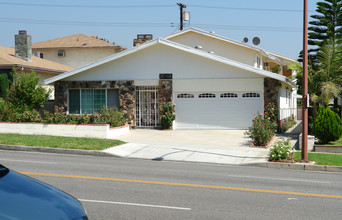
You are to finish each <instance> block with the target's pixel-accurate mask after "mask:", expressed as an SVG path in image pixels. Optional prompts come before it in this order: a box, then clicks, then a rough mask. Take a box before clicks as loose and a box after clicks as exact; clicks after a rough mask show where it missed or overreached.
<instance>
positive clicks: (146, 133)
mask: <svg viewBox="0 0 342 220" xmlns="http://www.w3.org/2000/svg"><path fill="white" fill-rule="evenodd" d="M244 132H245V131H244V130H153V129H133V130H131V132H130V134H129V135H124V136H120V137H118V138H117V139H119V140H122V141H125V142H127V144H123V145H121V146H117V147H113V148H109V149H106V150H104V151H105V152H107V153H110V154H114V155H116V156H120V157H127V158H142V159H151V160H174V161H188V162H204V163H218V164H235V165H247V164H258V165H263V164H266V162H267V156H268V152H269V149H262V148H252V147H250V146H249V145H250V143H251V139H250V138H248V136H246V135H244Z"/></svg>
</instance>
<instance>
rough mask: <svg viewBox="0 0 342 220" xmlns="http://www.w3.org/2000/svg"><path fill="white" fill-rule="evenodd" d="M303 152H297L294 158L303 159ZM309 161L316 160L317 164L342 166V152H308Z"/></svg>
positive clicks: (296, 159)
mask: <svg viewBox="0 0 342 220" xmlns="http://www.w3.org/2000/svg"><path fill="white" fill-rule="evenodd" d="M301 155H302V153H301V152H295V155H294V160H295V161H300V160H301V159H302V156H301ZM308 159H309V161H316V164H317V165H329V166H342V154H327V153H308Z"/></svg>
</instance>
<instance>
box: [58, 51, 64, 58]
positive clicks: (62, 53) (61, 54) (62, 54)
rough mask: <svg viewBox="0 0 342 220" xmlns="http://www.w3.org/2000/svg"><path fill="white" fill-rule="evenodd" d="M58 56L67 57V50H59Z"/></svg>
mask: <svg viewBox="0 0 342 220" xmlns="http://www.w3.org/2000/svg"><path fill="white" fill-rule="evenodd" d="M57 56H58V57H65V52H64V51H58V53H57Z"/></svg>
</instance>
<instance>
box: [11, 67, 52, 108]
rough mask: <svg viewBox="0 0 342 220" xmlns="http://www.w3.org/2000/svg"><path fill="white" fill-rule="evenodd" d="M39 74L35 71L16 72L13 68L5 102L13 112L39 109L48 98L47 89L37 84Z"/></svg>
mask: <svg viewBox="0 0 342 220" xmlns="http://www.w3.org/2000/svg"><path fill="white" fill-rule="evenodd" d="M38 82H39V76H38V75H37V74H36V73H35V72H33V71H32V72H31V73H17V72H16V70H15V69H14V70H13V82H12V85H11V87H10V89H9V92H8V99H7V102H8V103H9V105H10V108H11V110H12V111H14V112H19V113H23V112H25V111H26V109H28V110H29V111H32V110H34V109H35V110H39V109H40V108H42V107H43V106H44V103H45V102H46V101H47V100H48V98H49V91H46V90H45V89H44V88H43V87H42V86H40V85H38Z"/></svg>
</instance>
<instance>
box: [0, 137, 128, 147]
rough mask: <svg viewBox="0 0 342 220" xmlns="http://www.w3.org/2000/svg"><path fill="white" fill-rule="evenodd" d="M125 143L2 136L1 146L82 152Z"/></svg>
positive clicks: (82, 139) (73, 138)
mask: <svg viewBox="0 0 342 220" xmlns="http://www.w3.org/2000/svg"><path fill="white" fill-rule="evenodd" d="M123 143H124V142H122V141H119V140H112V139H96V138H77V137H59V136H47V135H21V134H0V144H6V145H20V146H35V147H51V148H68V149H81V150H103V149H106V148H109V147H113V146H116V145H120V144H123Z"/></svg>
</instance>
